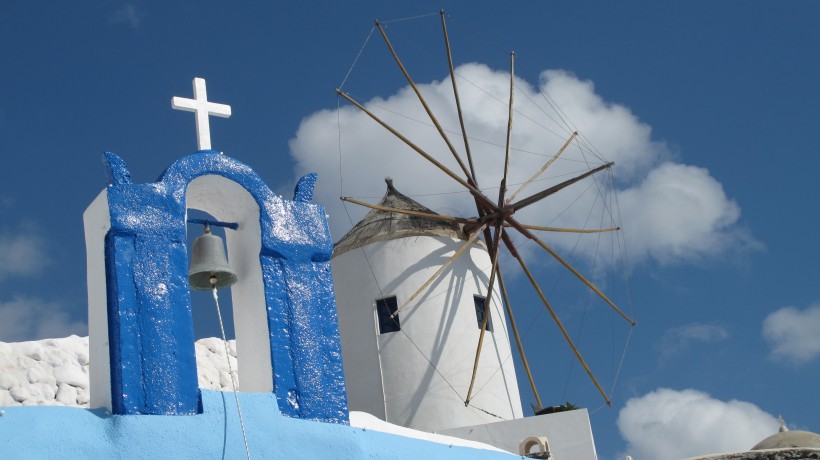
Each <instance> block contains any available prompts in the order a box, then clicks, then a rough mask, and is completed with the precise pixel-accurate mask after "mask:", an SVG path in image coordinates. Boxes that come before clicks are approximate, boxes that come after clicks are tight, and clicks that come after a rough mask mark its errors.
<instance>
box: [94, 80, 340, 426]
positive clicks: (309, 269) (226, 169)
mask: <svg viewBox="0 0 820 460" xmlns="http://www.w3.org/2000/svg"><path fill="white" fill-rule="evenodd" d="M204 88H205V82H204V80H202V79H196V80H195V81H194V92H195V99H181V98H174V101H173V105H174V107H175V108H176V107H179V108H183V109H185V110H191V111H195V112H196V113H197V132H198V138H199V147H200V150H199V151H198V152H196V153H194V154H191V155H188V156H183V157H181V158H179V159H178V160H177V161H175V162H174V163H173V164H172V165H171V166H170V167H168V168H167V169H166V170H165V172H164V173H163V174H162V175H161V177H160V178H159V179H158V180H157V181H156V182H153V183H147V184H134V183H132V182H131V179H130V174H129V172H128V169H127V167H126V165H125V162H124V161H123V160H122V159H121V158H120V157H119V156H117V155H115V154H113V153H106V154H105V155H104V163H105V166H106V169H107V171H108V179H109V184H108V186H107V187H106V188H105V189H103V190H102V191H101V192H100V194H99V195H98V196H97V198H96V199H95V200H94V201H93V202H92V204H91V205H90V206H89V207H88V209H87V210H86V212H85V214H84V216H83V218H84V223H85V233H86V249H87V262H88V295H89V336H90V338H89V341H90V354H91V360H92V363H93V364H92V368H91V370H90V374H91V375H90V377H91V406H92V407H107V408H108V409H109V410H111V411H112V413H114V414H122V415H128V414H153V415H190V414H197V413H199V412H201V399H200V393H199V389H198V386H197V372H196V358H195V354H194V333H193V321H192V316H191V294H190V285H189V281H188V256H187V250H186V219H187V210H188V209H200V210H202V211H206V212H208V213H210V214H211V215H212V216H214V217H215V218H216V219H218V220H221V221H225V222H233V223H236V224H237V225H238V227H237V229H236V231H228V232H226V237H227V246H228V253H229V257H230V260H231V266H232V268H233V269H234V270H235V271H236V272H237V274H238V277H239V281H238V282H237V284H236V285H234V286H233V287H232V289H231V294H232V297H233V304H234V322H235V327H236V338H237V347H238V359H239V377H240V378H239V380H240V385H241V387H240V390H241V391H243V392H273V393H274V394H275V395H276V399H277V401H278V406H279V411H280V412H281V413H282V414H283V415H287V416H290V417H297V418H304V419H311V420H319V421H325V422H333V423H343V424H344V423H347V422H348V411H347V400H346V396H345V382H344V374H343V370H342V360H341V359H342V358H341V356H342V355H341V344H340V339H339V331H338V322H337V318H336V305H335V298H334V292H333V281H332V277H331V271H330V256H331V252H332V250H333V244H332V240H331V237H330V232H329V229H328V225H327V220H326V216H325V210H324V208H323V207H322V206H320V205H318V204H315V203H312V202H311V201H312V195H313V187H314V185H315V182H316V175H315V174H309V175H307V176H305V177H303V178H302V179H301V180H300V181H299V183H298V184H297V186H296V190H295V193H294V197H293V199H292V200H291V199H285V198H283V197H281V196H278V195H276V194H274V193H273V192H271V190H270V189H269V188H268V187H267V185H265V183H264V182H263V181H262V179H261V178H260V177H259V176H258V175H257V174H256V173H255V172H254V171H253V170H252V169H251V168H250V167H248V166H247V165H245V164H243V163H241V162H239V161H237V160H235V159H233V158H231V157H229V156H226V155H224V154H222V153H220V152H217V151H215V150H211V149H210V138H209V134H208V131H209V129H208V126H207V120H208V114H214V113H216V112H215V111H217V112H218V111H219V110H222V112H221V115H222V116H226V115H224V113H225V111H224V108H225V107H227V114H228V115H230V107H228V106H224V105H222V104H214V103H211V102H208V101H207V100H206V98H205V91H204ZM186 101H187V102H186ZM203 111H204V114H205V115H204V117H203V116H201V115H202V113H203ZM216 114H218V115H219V114H220V113H216ZM202 119H204V120H205V121H204V122H203V121H202Z"/></svg>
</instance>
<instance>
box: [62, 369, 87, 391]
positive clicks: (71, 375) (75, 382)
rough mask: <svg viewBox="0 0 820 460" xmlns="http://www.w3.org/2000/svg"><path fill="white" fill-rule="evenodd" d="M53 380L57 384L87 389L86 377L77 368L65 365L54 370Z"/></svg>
mask: <svg viewBox="0 0 820 460" xmlns="http://www.w3.org/2000/svg"><path fill="white" fill-rule="evenodd" d="M54 378H56V379H57V383H58V384H60V383H67V384H69V385H71V386H73V387H80V388H88V376H87V375H85V374H83V371H82V370H80V367H79V366H71V365H69V364H65V365H63V366H59V367H55V368H54Z"/></svg>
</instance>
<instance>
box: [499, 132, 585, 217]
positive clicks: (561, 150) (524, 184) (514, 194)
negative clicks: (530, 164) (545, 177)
mask: <svg viewBox="0 0 820 460" xmlns="http://www.w3.org/2000/svg"><path fill="white" fill-rule="evenodd" d="M576 136H578V131H575V132H574V133H572V136H570V137H569V139H567V141H566V142H564V145H562V146H561V148H560V149H558V153H556V154H555V155H553V157H552V158H550V159H549V160H547V162H546V163H545V164H544V166H542V167H541V169H539V170H538V171H537V172H536V173H535V174H533V175H532V177H530V178H529V179H527V181H526V182H524V183H523V184H521V186H520V187H518V190H516V191H515V192H514V193H513V194H512V195H510V198H509V200H510V201H515V197H517V196H518V194H519V193H521V191H522V190H524V189H525V188H526V187H527V186H529V185H530V184H531V183H532V181H534V180H535V179H537V178H538V176H540V175H541V174H543V173H544V171H546V170H547V168H549V167H550V165H552V163H553V162H555V160H557V159H558V157H559V156H561V154H562V153H564V150H566V149H567V147H569V144H571V143H572V140H573V139H575V137H576Z"/></svg>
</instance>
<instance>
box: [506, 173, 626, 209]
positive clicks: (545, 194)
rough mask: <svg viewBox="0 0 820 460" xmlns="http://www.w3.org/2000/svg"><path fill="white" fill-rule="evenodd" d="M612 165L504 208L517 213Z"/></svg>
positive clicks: (568, 180)
mask: <svg viewBox="0 0 820 460" xmlns="http://www.w3.org/2000/svg"><path fill="white" fill-rule="evenodd" d="M614 164H615V163H611V162H610V163H607V164H604V165H601V166H598V167H597V168H595V169H592V170H589V171H587V172H585V173H583V174H581V175H580V176H576V177H573V178H572V179H567V180H565V181H564V182H561V183H560V184H557V185H553V186H552V187H550V188H548V189H546V190H542V191H540V192H538V193H536V194H534V195H530V196H528V197H527V198H522V199H521V201H518V202H517V203H513V204H511V205H508V206H505V209H508V210H510V211H512V212H515V211H518V210H519V209H521V208H524V207H527V206H529V205H531V204H533V203H537V202H539V201H541V200H543V199H544V198H546V197H548V196H550V195H552V194H554V193H557V192H559V191H560V190H562V189H564V188H566V187H568V186H570V185H572V184H574V183H576V182H578V181H579V180H582V179H586V178H587V177H589V176H591V175H593V174H595V173H597V172H600V171H603V170H604V169H609V168H611V167H612V165H614Z"/></svg>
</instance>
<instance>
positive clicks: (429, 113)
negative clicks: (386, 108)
mask: <svg viewBox="0 0 820 460" xmlns="http://www.w3.org/2000/svg"><path fill="white" fill-rule="evenodd" d="M376 27H377V28H378V29H379V32H380V33H381V35H382V38H383V39H384V42H385V43H386V44H387V48H388V49H389V50H390V54H391V55H392V56H393V60H395V61H396V64H398V66H399V69H401V73H402V74H404V78H405V79H406V80H407V83H409V84H410V87H411V88H413V91H414V92H415V93H416V96H417V97H418V99H419V102H421V105H422V106H423V107H424V111H425V112H427V116H428V117H430V121H432V122H433V125H435V127H436V130H438V133H439V135H440V136H441V138H442V139H443V140H444V143H445V144H447V148H448V149H450V153H452V154H453V158H455V159H456V162H458V165H459V167H461V170H462V171H463V172H464V175H465V176H467V178H468V179H472V177H473V176H472V175H471V174H470V171H468V170H467V167H466V166H464V162H463V161H461V157H460V156H459V155H458V153H457V152H456V149H455V147H453V144H452V143H450V139H449V138H448V137H447V134H445V132H444V129H443V128H442V127H441V124H440V123H439V122H438V119H437V118H436V116H435V115H433V111H432V110H430V107H429V106H428V105H427V101H425V100H424V96H422V95H421V91H419V88H418V87H417V86H416V83H415V82H414V81H413V79H412V78H410V74H409V73H408V72H407V68H405V67H404V64H402V63H401V60H400V59H399V56H398V55H397V54H396V50H395V49H393V44H392V43H390V39H388V38H387V33H386V32H385V31H384V28H383V27H382V25H381V23H380V22H379V21H376ZM463 129H464V127H463V126H462V130H463Z"/></svg>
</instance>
